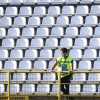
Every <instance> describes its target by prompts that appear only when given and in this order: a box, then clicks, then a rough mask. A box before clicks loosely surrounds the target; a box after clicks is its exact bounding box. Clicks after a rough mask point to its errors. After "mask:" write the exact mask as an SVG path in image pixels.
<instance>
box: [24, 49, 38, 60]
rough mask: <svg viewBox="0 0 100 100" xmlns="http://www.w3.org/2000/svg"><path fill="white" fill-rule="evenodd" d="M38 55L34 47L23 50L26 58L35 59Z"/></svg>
mask: <svg viewBox="0 0 100 100" xmlns="http://www.w3.org/2000/svg"><path fill="white" fill-rule="evenodd" d="M37 56H38V53H37V50H35V49H28V50H26V51H25V57H24V58H26V59H35V58H37Z"/></svg>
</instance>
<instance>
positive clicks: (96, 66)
mask: <svg viewBox="0 0 100 100" xmlns="http://www.w3.org/2000/svg"><path fill="white" fill-rule="evenodd" d="M93 69H94V70H99V69H100V61H99V60H96V61H94V65H93Z"/></svg>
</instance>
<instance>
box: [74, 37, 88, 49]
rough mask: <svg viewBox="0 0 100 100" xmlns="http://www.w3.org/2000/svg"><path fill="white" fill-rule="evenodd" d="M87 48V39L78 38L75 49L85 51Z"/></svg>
mask: <svg viewBox="0 0 100 100" xmlns="http://www.w3.org/2000/svg"><path fill="white" fill-rule="evenodd" d="M85 47H87V39H86V38H76V39H75V44H74V48H79V49H84V48H85Z"/></svg>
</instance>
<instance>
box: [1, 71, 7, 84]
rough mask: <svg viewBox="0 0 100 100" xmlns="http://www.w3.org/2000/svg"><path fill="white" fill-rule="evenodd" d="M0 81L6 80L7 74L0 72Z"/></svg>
mask: <svg viewBox="0 0 100 100" xmlns="http://www.w3.org/2000/svg"><path fill="white" fill-rule="evenodd" d="M0 81H1V82H5V81H8V74H7V73H0Z"/></svg>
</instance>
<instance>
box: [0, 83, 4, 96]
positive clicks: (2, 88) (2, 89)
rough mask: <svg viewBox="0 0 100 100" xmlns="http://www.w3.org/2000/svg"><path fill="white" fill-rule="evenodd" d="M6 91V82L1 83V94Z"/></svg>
mask: <svg viewBox="0 0 100 100" xmlns="http://www.w3.org/2000/svg"><path fill="white" fill-rule="evenodd" d="M4 92H5V87H4V84H0V94H3V93H4Z"/></svg>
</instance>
